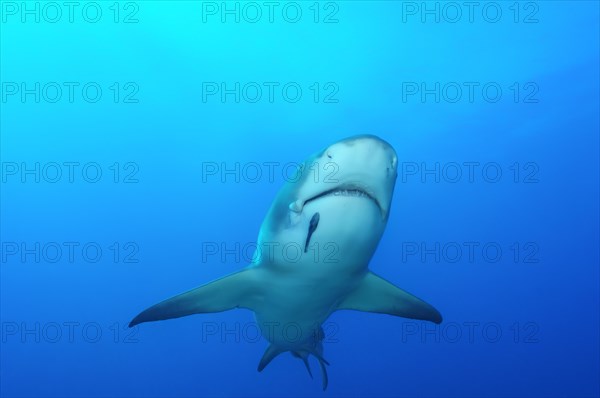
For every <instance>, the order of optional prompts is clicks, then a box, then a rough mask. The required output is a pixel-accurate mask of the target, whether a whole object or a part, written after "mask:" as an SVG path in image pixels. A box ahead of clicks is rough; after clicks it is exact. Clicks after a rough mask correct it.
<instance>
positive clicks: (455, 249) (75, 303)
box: [0, 1, 600, 397]
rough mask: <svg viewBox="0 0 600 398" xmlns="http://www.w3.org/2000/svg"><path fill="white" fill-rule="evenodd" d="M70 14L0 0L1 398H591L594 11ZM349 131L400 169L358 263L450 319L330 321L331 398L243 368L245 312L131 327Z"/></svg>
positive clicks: (296, 369) (249, 354)
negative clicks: (374, 139)
mask: <svg viewBox="0 0 600 398" xmlns="http://www.w3.org/2000/svg"><path fill="white" fill-rule="evenodd" d="M236 4H237V5H236ZM70 7H71V6H67V5H65V4H63V3H62V2H58V3H46V2H33V1H31V2H11V1H1V2H0V13H1V14H0V18H1V25H0V29H1V30H0V50H1V54H0V55H1V57H0V58H1V59H0V66H1V71H0V80H1V82H2V92H1V94H2V98H1V102H0V105H1V115H0V116H1V118H0V119H1V124H0V128H1V148H0V155H1V158H2V184H1V186H0V187H1V228H0V232H1V239H0V240H1V242H2V243H1V244H2V246H1V252H0V256H1V257H2V261H1V268H0V272H1V273H0V275H1V285H0V287H1V293H0V298H1V306H0V309H1V313H0V317H1V332H2V333H1V345H0V350H1V351H0V358H1V360H0V365H1V368H0V376H1V380H0V394H1V395H2V396H3V397H43V396H53V397H65V396H69V397H84V396H85V397H99V396H113V397H126V396H154V397H158V396H161V397H163V396H164V397H166V396H169V397H179V396H181V397H191V396H357V397H363V396H406V397H409V396H410V397H412V396H427V397H449V396H452V397H458V396H471V397H481V396H489V397H491V396H494V397H505V396H511V397H516V396H519V397H525V396H528V397H533V396H536V397H540V396H544V397H546V396H589V397H591V396H598V395H599V394H600V388H599V374H600V366H599V358H600V355H599V335H600V330H599V313H600V311H599V305H598V304H599V243H598V242H599V241H600V237H599V228H598V227H599V225H598V220H599V213H598V209H599V207H598V200H599V190H598V185H599V184H598V178H599V176H598V170H599V167H598V166H599V140H598V137H599V134H598V131H599V124H598V110H599V101H598V99H599V73H598V72H599V51H598V50H599V43H598V41H599V40H598V39H599V35H598V32H599V6H598V3H597V2H592V1H579V2H577V1H552V2H550V1H545V2H541V1H540V2H516V3H513V2H496V3H489V2H480V3H478V4H477V5H476V6H473V7H475V8H473V9H470V8H469V7H471V6H469V5H468V4H465V3H464V2H455V3H436V2H428V3H426V4H425V3H422V2H396V1H372V2H367V1H337V2H320V3H316V5H315V2H312V1H307V2H298V3H287V2H275V3H274V5H273V6H272V7H274V8H273V9H272V14H270V10H271V9H270V8H269V7H271V6H270V5H266V4H265V3H264V2H255V3H248V2H240V3H237V2H228V3H227V4H226V5H224V4H223V3H222V2H193V1H172V2H167V1H139V2H117V3H115V2H113V1H98V2H95V3H93V2H92V3H90V2H77V3H75V5H73V6H72V7H73V8H72V9H71V8H70ZM224 7H228V9H229V10H233V11H232V12H233V13H227V12H224ZM235 7H237V11H236V8H235ZM436 7H437V8H436ZM425 8H427V9H425ZM284 10H285V11H284ZM298 10H300V12H301V14H297V12H298ZM427 10H430V11H431V10H433V11H432V12H433V13H427ZM257 12H260V15H259V14H257ZM236 13H237V14H236ZM236 18H237V19H238V20H239V21H236ZM236 83H238V84H239V86H236ZM223 84H224V85H223ZM269 87H272V88H273V92H272V93H271V92H270V91H269V90H270V89H269ZM284 87H285V91H284V90H283V89H284ZM259 89H260V94H261V95H260V98H259V96H258V93H259V91H257V90H259ZM298 89H300V90H301V95H297V93H298ZM471 89H472V91H471ZM71 90H72V91H71ZM98 90H100V91H98ZM223 90H229V91H226V92H225V94H224V92H223ZM98 92H100V93H101V94H100V95H99V94H98ZM270 94H272V96H270ZM236 97H237V98H236ZM364 133H370V134H376V135H378V136H380V137H382V138H383V139H385V140H387V141H388V142H389V143H390V144H392V145H393V146H394V148H395V149H396V151H397V153H398V157H399V176H398V180H397V184H396V189H395V194H394V199H393V204H392V212H391V215H390V219H389V222H388V226H387V230H386V232H385V234H384V236H383V239H382V240H381V242H380V244H379V247H378V250H377V252H376V254H375V255H374V257H373V259H372V262H371V264H370V268H371V269H372V270H373V271H374V272H377V273H378V274H380V275H382V276H384V277H386V278H387V279H389V280H390V281H392V282H393V283H395V284H396V285H398V286H400V287H402V288H403V289H406V290H408V291H410V292H412V293H414V294H415V295H417V296H419V297H421V298H423V299H424V300H426V301H427V302H429V303H431V304H432V305H434V306H435V307H436V308H438V309H439V310H440V312H441V313H442V314H443V316H444V322H443V323H442V324H441V325H439V326H434V325H433V324H428V323H426V322H421V321H412V320H405V319H401V318H395V317H391V316H385V315H380V314H368V313H359V312H349V311H345V312H337V313H334V314H333V315H332V316H331V318H330V319H329V320H328V323H327V324H326V327H325V332H326V333H327V337H326V339H325V344H324V346H325V348H324V351H325V352H324V355H325V357H326V359H327V360H328V361H329V362H330V363H331V366H330V367H329V377H330V383H329V388H328V390H327V392H325V393H323V392H322V391H321V382H320V380H319V375H318V372H315V373H316V374H315V380H311V379H310V378H309V377H308V375H307V374H306V371H305V369H304V367H303V365H302V363H301V362H300V361H298V360H297V359H295V358H293V357H292V356H291V355H289V354H285V355H282V356H280V357H278V358H276V359H275V360H274V361H273V363H272V364H271V365H269V367H267V368H266V369H265V370H264V371H263V372H262V373H257V371H256V366H257V364H258V361H259V359H260V357H261V356H262V354H263V351H264V349H265V348H266V345H267V344H266V342H265V341H264V340H262V339H258V338H256V332H255V331H256V329H255V327H254V324H253V321H254V320H253V316H252V314H251V313H250V312H248V311H245V310H233V311H229V312H224V313H218V314H207V315H197V316H192V317H188V318H182V319H177V320H171V321H167V322H159V323H148V324H143V325H140V326H139V327H138V328H135V329H128V328H127V323H128V322H129V321H130V320H131V319H132V317H133V316H135V315H136V314H137V313H138V312H139V311H140V310H142V309H144V308H146V307H147V306H149V305H151V304H154V303H156V302H158V301H160V300H162V299H165V298H167V297H170V296H171V295H174V294H176V293H180V292H182V291H184V290H188V289H191V288H193V287H195V286H198V285H201V284H203V283H206V282H208V281H210V280H212V279H215V278H217V277H220V276H223V275H226V274H228V273H231V272H234V271H235V270H238V269H240V268H242V267H243V266H245V265H246V263H247V257H248V256H247V255H244V253H241V252H242V249H243V248H245V247H247V245H248V244H251V243H252V242H253V241H255V239H256V235H257V233H258V229H259V226H260V223H261V222H262V220H263V218H264V216H265V214H266V211H267V209H268V208H269V206H270V204H271V201H272V199H273V198H274V196H275V194H276V192H277V191H278V189H279V188H280V187H281V186H282V184H283V183H284V180H285V178H284V177H283V172H284V167H286V166H289V165H290V162H301V161H303V160H304V159H305V158H306V157H307V156H309V155H310V154H312V153H314V152H316V151H318V150H321V149H322V148H324V147H326V146H327V145H329V144H331V143H333V142H335V141H337V140H339V139H342V138H344V137H347V136H351V135H355V134H364ZM266 162H274V163H273V164H274V166H273V170H274V174H273V178H270V176H269V175H268V173H267V171H268V169H267V166H265V163H266ZM236 165H238V166H236ZM257 165H258V170H260V171H261V173H262V174H261V175H259V176H258V178H255V174H254V170H256V169H257ZM293 165H294V164H293V163H292V166H293ZM211 167H212V168H211ZM214 167H217V168H218V171H217V172H216V174H212V173H207V171H214ZM235 167H239V169H238V171H236V169H235ZM253 167H254V169H252V168H253ZM225 169H229V170H233V171H232V172H230V173H227V170H225ZM97 173H101V174H99V175H98V174H97ZM458 173H460V174H458ZM499 173H500V174H499ZM222 245H225V246H224V247H225V249H226V250H229V252H228V251H223V250H222ZM209 247H210V248H214V247H217V248H218V253H217V254H210V253H212V252H210V253H209V252H208V251H207V250H208V249H209ZM236 256H237V257H238V258H236ZM312 365H313V368H314V369H313V370H314V371H316V365H317V364H316V362H315V361H314V359H313V363H312Z"/></svg>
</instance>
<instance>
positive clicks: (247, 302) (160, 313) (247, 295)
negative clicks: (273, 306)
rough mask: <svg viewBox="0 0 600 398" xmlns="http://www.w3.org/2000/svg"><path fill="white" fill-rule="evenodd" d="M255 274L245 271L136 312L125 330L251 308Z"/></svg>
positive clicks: (255, 280)
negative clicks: (147, 324)
mask: <svg viewBox="0 0 600 398" xmlns="http://www.w3.org/2000/svg"><path fill="white" fill-rule="evenodd" d="M258 272H260V271H258V270H257V269H256V268H246V269H245V270H243V271H240V272H237V273H235V274H231V275H228V276H226V277H223V278H220V279H217V280H215V281H213V282H210V283H207V284H206V285H203V286H200V287H198V288H196V289H193V290H190V291H188V292H186V293H182V294H179V295H177V296H175V297H172V298H170V299H167V300H165V301H162V302H160V303H158V304H156V305H153V306H152V307H150V308H147V309H146V310H144V311H142V312H141V313H139V314H138V315H137V316H136V317H135V318H134V319H133V320H132V321H131V322H130V323H129V327H133V326H135V325H138V324H140V323H143V322H151V321H162V320H165V319H173V318H180V317H182V316H187V315H193V314H202V313H207V312H221V311H226V310H230V309H233V308H238V307H241V308H250V309H252V307H253V304H254V303H255V302H256V299H257V297H258V292H259V290H258V289H259V286H260V284H259V283H258V282H257V276H258V275H257V273H258Z"/></svg>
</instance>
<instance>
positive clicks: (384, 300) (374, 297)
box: [337, 272, 442, 323]
mask: <svg viewBox="0 0 600 398" xmlns="http://www.w3.org/2000/svg"><path fill="white" fill-rule="evenodd" d="M337 309H338V310H356V311H365V312H377V313H381V314H389V315H395V316H401V317H404V318H412V319H420V320H424V321H431V322H434V323H441V322H442V315H441V314H440V313H439V312H438V310H436V309H435V308H433V307H432V306H431V305H429V304H427V303H426V302H424V301H423V300H421V299H419V298H417V297H415V296H413V295H412V294H410V293H407V292H405V291H404V290H402V289H400V288H398V287H396V286H394V285H393V284H391V283H390V282H388V281H386V280H385V279H383V278H381V277H379V276H377V275H375V274H374V273H372V272H368V273H367V274H366V275H365V277H364V279H363V280H362V281H361V282H360V284H359V285H358V287H357V288H356V290H354V291H353V292H352V293H350V295H348V297H346V298H345V299H344V301H342V302H341V303H340V305H339V306H338V308H337Z"/></svg>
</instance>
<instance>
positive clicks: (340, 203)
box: [259, 135, 398, 262]
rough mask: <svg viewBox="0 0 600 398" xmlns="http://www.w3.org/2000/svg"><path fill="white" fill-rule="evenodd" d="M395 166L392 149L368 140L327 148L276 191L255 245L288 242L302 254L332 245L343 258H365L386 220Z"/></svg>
mask: <svg viewBox="0 0 600 398" xmlns="http://www.w3.org/2000/svg"><path fill="white" fill-rule="evenodd" d="M397 166H398V158H397V155H396V152H395V151H394V149H393V148H392V146H391V145H390V144H388V143H387V142H386V141H384V140H382V139H381V138H379V137H376V136H373V135H360V136H354V137H350V138H346V139H343V140H341V141H338V142H336V143H334V144H332V145H330V146H328V147H327V148H325V149H323V150H321V151H319V152H317V153H315V154H314V155H312V156H310V157H309V158H308V159H307V160H306V161H304V162H303V163H302V166H301V167H300V170H299V172H298V174H297V176H296V177H295V178H291V179H290V180H289V181H287V183H286V186H284V187H283V189H281V191H280V192H279V194H278V196H277V198H276V199H275V201H274V202H273V205H272V206H271V209H270V211H269V213H268V215H267V217H266V219H265V221H264V223H263V227H262V228H261V233H260V236H259V240H260V241H261V242H265V241H277V242H294V243H296V244H298V245H300V246H301V247H302V248H304V249H305V251H307V250H308V249H309V247H311V246H310V245H311V244H313V247H314V245H317V246H316V247H320V248H323V247H324V246H325V245H328V244H335V245H336V247H337V248H338V249H340V250H339V251H340V252H343V253H344V254H345V255H346V256H347V257H349V258H353V257H354V256H357V255H359V256H361V257H365V258H366V257H368V258H370V256H371V255H372V253H373V251H374V250H375V248H376V246H377V243H378V242H379V239H380V238H381V235H382V234H383V231H384V229H385V226H386V224H387V220H388V218H389V214H390V207H391V202H392V196H393V193H394V186H395V182H396V177H397ZM341 249H343V250H341ZM342 260H345V259H342ZM363 262H364V261H363Z"/></svg>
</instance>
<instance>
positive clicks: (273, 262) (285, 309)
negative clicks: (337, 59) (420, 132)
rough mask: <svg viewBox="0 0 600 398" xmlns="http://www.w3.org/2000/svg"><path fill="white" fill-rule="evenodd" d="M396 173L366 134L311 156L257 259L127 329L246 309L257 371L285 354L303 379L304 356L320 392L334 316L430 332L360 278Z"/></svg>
mask: <svg viewBox="0 0 600 398" xmlns="http://www.w3.org/2000/svg"><path fill="white" fill-rule="evenodd" d="M397 168H398V157H397V154H396V151H395V150H394V148H393V147H392V146H391V145H390V144H389V143H388V142H386V141H384V140H383V139H381V138H379V137H377V136H374V135H360V136H352V137H348V138H345V139H342V140H340V141H338V142H335V143H333V144H331V145H329V146H328V147H326V148H325V149H322V150H320V151H318V152H317V153H315V154H313V155H312V156H310V157H308V158H307V159H306V160H305V161H304V162H303V163H301V164H300V167H299V168H298V173H297V175H296V177H295V178H290V179H287V181H286V182H285V183H284V185H283V187H282V188H281V189H280V191H279V192H278V193H277V195H276V197H275V199H274V201H273V203H272V204H271V207H270V209H269V210H268V212H267V215H266V217H265V219H264V221H263V223H262V225H261V227H260V231H259V233H258V239H257V245H256V247H257V249H256V251H257V253H255V255H254V256H253V259H252V261H251V262H250V263H249V264H248V265H247V266H246V267H245V268H243V269H241V270H240V271H238V272H235V273H233V274H230V275H227V276H225V277H223V278H220V279H217V280H214V281H212V282H210V283H206V284H204V285H202V286H200V287H197V288H195V289H193V290H190V291H187V292H185V293H182V294H179V295H176V296H174V297H172V298H169V299H167V300H164V301H162V302H159V303H158V304H155V305H153V306H151V307H149V308H147V309H146V310H144V311H142V312H141V313H140V314H138V315H137V316H136V317H135V318H134V319H133V320H132V321H131V322H130V324H129V326H130V327H133V326H136V325H138V324H141V323H144V322H151V321H160V320H167V319H173V318H179V317H184V316H188V315H193V314H206V313H215V312H221V311H227V310H231V309H235V308H243V309H248V310H250V311H253V312H254V315H255V318H256V322H257V325H258V327H259V329H260V331H261V334H262V336H263V337H264V338H265V339H266V340H267V341H268V343H269V345H268V347H267V349H266V351H265V353H264V355H263V356H262V358H261V360H260V362H259V364H258V371H259V372H260V371H262V370H263V369H264V368H265V367H266V366H267V365H268V364H269V363H270V362H271V361H272V360H273V359H274V358H275V357H277V356H278V355H280V354H282V353H284V352H290V353H291V354H292V355H293V356H294V357H296V358H298V359H300V360H302V361H303V362H304V365H305V367H306V369H307V370H308V373H309V374H310V376H311V377H312V371H311V368H310V364H309V358H310V357H311V356H312V357H314V358H316V360H317V361H318V363H319V367H320V370H321V375H322V388H323V390H325V389H326V388H327V386H328V376H327V366H329V362H328V361H327V360H326V359H325V357H324V354H323V339H324V331H323V327H322V326H323V324H324V322H325V321H326V320H327V319H328V317H329V316H330V315H331V314H332V313H333V312H335V311H340V310H355V311H362V312H372V313H380V314H388V315H393V316H397V317H403V318H410V319H417V320H423V321H430V322H433V323H436V324H439V323H440V322H442V316H441V314H440V312H439V311H438V310H437V309H435V308H434V307H433V306H431V305H430V304H428V303H426V302H425V301H423V300H421V299H419V298H417V297H415V296H414V295H412V294H410V293H408V292H406V291H404V290H402V289H400V288H399V287H397V286H395V285H394V284H392V283H391V282H389V281H387V280H386V279H384V278H382V277H381V276H379V275H377V274H375V273H374V272H372V271H370V269H369V263H370V261H371V258H372V256H373V254H374V252H375V250H376V248H377V246H378V244H379V241H380V239H381V237H382V235H383V233H384V230H385V227H386V225H387V222H388V220H389V218H390V207H391V204H392V197H393V193H394V187H395V183H396V177H397V174H398V172H397ZM285 247H287V250H283V248H285ZM290 247H294V248H296V250H295V253H294V255H291V254H290V253H289V252H290V250H289V248H290ZM265 248H269V250H266V249H265ZM259 250H260V252H259ZM292 326H293V327H292Z"/></svg>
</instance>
